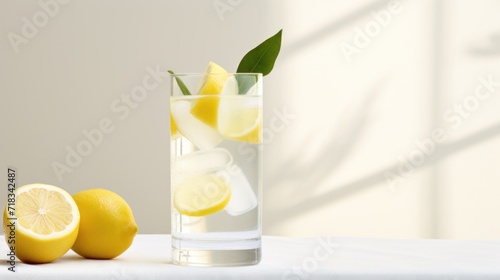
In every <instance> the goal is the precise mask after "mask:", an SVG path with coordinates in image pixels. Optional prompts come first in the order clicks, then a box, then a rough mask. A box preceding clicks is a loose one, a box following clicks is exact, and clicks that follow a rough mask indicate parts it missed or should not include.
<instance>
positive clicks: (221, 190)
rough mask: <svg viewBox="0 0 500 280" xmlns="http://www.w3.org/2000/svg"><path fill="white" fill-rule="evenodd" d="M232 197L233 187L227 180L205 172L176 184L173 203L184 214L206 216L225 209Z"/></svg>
mask: <svg viewBox="0 0 500 280" xmlns="http://www.w3.org/2000/svg"><path fill="white" fill-rule="evenodd" d="M230 199H231V187H230V186H229V184H228V183H227V182H226V181H225V180H223V179H222V178H220V177H219V176H217V175H213V174H203V175H198V176H194V177H191V178H189V179H186V180H185V181H183V182H182V183H180V184H179V185H177V186H175V191H174V198H173V203H174V207H175V209H177V211H179V213H181V214H183V215H187V216H206V215H209V214H213V213H216V212H218V211H220V210H222V209H224V207H226V205H227V204H228V203H229V200H230Z"/></svg>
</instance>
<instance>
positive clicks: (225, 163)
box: [172, 148, 233, 174]
mask: <svg viewBox="0 0 500 280" xmlns="http://www.w3.org/2000/svg"><path fill="white" fill-rule="evenodd" d="M232 162H233V157H232V156H231V154H230V153H229V151H227V150H226V149H222V148H215V149H212V150H209V151H196V152H192V153H190V154H187V155H184V156H180V157H178V158H175V159H174V161H173V162H172V164H173V169H174V170H175V171H176V172H177V173H182V174H199V173H210V172H214V171H219V170H224V169H226V168H227V167H229V166H230V165H231V163H232Z"/></svg>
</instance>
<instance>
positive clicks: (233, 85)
mask: <svg viewBox="0 0 500 280" xmlns="http://www.w3.org/2000/svg"><path fill="white" fill-rule="evenodd" d="M220 95H221V96H223V95H224V96H225V95H238V81H236V78H235V77H234V76H230V77H228V78H227V80H226V84H224V87H223V88H222V91H221V93H220Z"/></svg>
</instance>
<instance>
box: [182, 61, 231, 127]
mask: <svg viewBox="0 0 500 280" xmlns="http://www.w3.org/2000/svg"><path fill="white" fill-rule="evenodd" d="M227 77H228V75H227V71H226V70H225V69H224V68H222V67H221V66H219V65H217V64H215V63H214V62H212V61H210V62H209V63H208V66H207V68H206V69H205V75H204V76H203V79H202V81H201V83H200V87H199V89H198V90H197V92H196V95H203V96H206V97H203V98H200V99H199V100H197V101H196V103H195V104H194V105H193V108H192V109H191V113H192V114H193V115H194V116H195V117H197V118H198V119H199V120H201V121H202V122H204V123H205V124H207V125H209V126H211V127H212V128H215V129H216V128H217V111H218V108H219V96H218V95H219V94H220V93H221V91H222V88H223V87H224V84H225V83H226V80H227ZM210 95H215V96H213V97H210Z"/></svg>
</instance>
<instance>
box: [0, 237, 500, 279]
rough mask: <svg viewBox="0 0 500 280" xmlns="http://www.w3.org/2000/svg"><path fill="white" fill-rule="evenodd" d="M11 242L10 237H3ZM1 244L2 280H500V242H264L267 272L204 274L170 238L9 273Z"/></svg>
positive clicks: (139, 241) (256, 269)
mask: <svg viewBox="0 0 500 280" xmlns="http://www.w3.org/2000/svg"><path fill="white" fill-rule="evenodd" d="M0 239H1V240H3V236H0ZM1 240H0V259H1V264H0V279H2V280H3V279H36V280H40V279H50V280H57V279H64V280H67V279H69V280H78V279H93V280H99V279H106V280H109V279H181V278H183V279H259V280H265V279H455V280H458V279H500V240H497V241H451V240H393V239H374V238H348V237H320V238H285V237H272V236H265V237H263V243H262V246H263V258H262V262H261V263H260V264H259V265H255V266H242V267H214V268H197V267H181V266H176V265H173V264H171V263H170V236H169V235H138V236H136V238H135V240H134V243H133V244H132V246H131V247H130V248H129V249H128V250H127V251H126V252H125V253H124V254H122V255H121V256H119V257H118V258H116V259H114V260H87V259H83V258H81V257H79V256H78V255H76V254H75V253H74V252H72V251H69V252H68V253H67V254H66V255H64V256H63V257H62V258H60V259H58V260H57V261H55V262H53V263H49V264H43V265H28V264H24V263H22V262H17V263H16V266H15V270H16V272H11V271H9V270H8V267H9V266H10V265H9V264H8V263H7V259H8V257H7V253H8V251H7V246H6V244H5V242H3V241H1Z"/></svg>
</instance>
